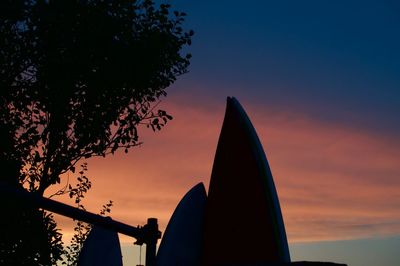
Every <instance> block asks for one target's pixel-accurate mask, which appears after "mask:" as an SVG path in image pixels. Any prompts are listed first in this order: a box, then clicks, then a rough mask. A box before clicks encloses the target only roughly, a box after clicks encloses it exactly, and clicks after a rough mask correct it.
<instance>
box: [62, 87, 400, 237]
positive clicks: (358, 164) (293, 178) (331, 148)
mask: <svg viewBox="0 0 400 266" xmlns="http://www.w3.org/2000/svg"><path fill="white" fill-rule="evenodd" d="M181 102H184V103H185V104H181ZM199 102H200V101H196V100H191V99H183V98H182V96H179V95H172V96H169V98H168V99H167V100H166V103H165V104H163V105H164V106H163V107H165V109H166V110H168V111H169V112H170V113H172V114H173V115H174V120H172V121H171V122H170V123H169V124H168V125H167V126H166V127H165V128H164V129H162V130H161V132H157V133H152V132H151V131H150V130H148V129H145V128H143V129H142V130H141V131H140V132H141V134H142V136H143V140H144V145H143V146H141V147H137V148H133V149H132V150H131V151H130V152H129V154H128V155H125V154H122V153H118V154H116V155H115V156H113V157H108V158H106V159H100V158H99V159H91V160H89V172H88V176H89V177H91V178H92V181H93V189H92V191H90V192H89V194H88V196H87V199H86V200H87V207H88V209H89V210H92V211H97V210H98V209H99V208H100V207H101V205H102V204H104V203H105V202H106V201H107V200H108V199H112V200H114V201H115V206H114V207H113V210H112V217H113V218H114V219H116V220H120V221H122V222H125V223H128V224H132V225H137V224H144V223H145V221H146V220H147V218H148V217H157V218H159V223H160V228H161V230H162V231H164V230H165V226H166V223H167V222H168V219H169V217H170V216H171V215H172V212H173V210H174V208H175V206H176V204H177V203H178V202H179V200H180V199H181V198H182V197H183V195H184V194H185V193H186V191H188V190H189V189H190V188H191V187H192V186H193V185H195V184H197V183H198V182H204V183H205V184H206V187H207V186H208V182H209V176H210V173H211V167H212V161H213V158H214V153H215V149H216V145H217V141H218V136H219V131H220V128H221V125H222V120H223V115H224V109H225V106H224V104H225V103H224V101H223V100H221V101H220V102H215V101H210V100H209V101H207V100H203V101H202V102H203V103H204V104H199ZM243 106H244V107H245V109H246V110H247V113H248V114H249V116H250V118H251V119H252V122H253V125H254V126H255V128H256V130H257V132H258V134H259V137H260V139H261V142H262V143H263V145H264V149H265V151H266V153H267V157H268V160H269V163H270V166H271V169H272V173H273V174H274V178H275V184H276V186H277V190H278V193H279V196H280V201H281V206H282V211H283V216H284V220H285V224H286V231H287V234H288V239H289V241H290V242H299V241H314V240H332V239H352V238H360V237H369V236H379V235H382V236H383V235H393V234H400V214H398V213H399V212H398V210H399V209H400V189H399V188H400V161H399V160H400V159H399V158H400V143H399V141H397V140H394V139H389V138H387V137H381V136H379V135H376V134H372V133H370V132H367V131H359V130H358V129H356V128H352V127H349V126H344V125H341V124H338V123H336V124H329V123H327V122H324V121H319V120H315V119H312V118H310V117H306V116H305V115H303V114H298V113H295V112H293V111H291V110H285V111H280V110H276V109H275V110H272V109H269V108H268V107H262V106H254V105H251V104H249V103H245V102H243ZM61 224H65V226H64V230H65V231H66V232H70V230H71V228H69V225H68V223H66V222H65V219H64V220H63V221H62V223H61Z"/></svg>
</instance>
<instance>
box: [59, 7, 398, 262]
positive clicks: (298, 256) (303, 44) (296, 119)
mask: <svg viewBox="0 0 400 266" xmlns="http://www.w3.org/2000/svg"><path fill="white" fill-rule="evenodd" d="M163 2H168V3H170V4H172V5H173V7H174V8H176V9H177V10H180V11H185V12H186V13H187V14H188V15H187V18H186V23H185V25H186V27H187V29H193V30H194V32H195V35H194V37H193V44H192V46H190V47H188V48H187V51H189V52H190V53H192V55H193V58H192V60H191V66H190V67H189V73H187V74H185V75H183V76H181V77H179V78H178V80H177V82H176V83H175V84H174V85H172V86H171V87H170V88H168V89H167V93H168V96H167V97H166V98H165V99H163V101H162V103H161V104H160V107H161V108H164V109H165V110H167V111H168V112H169V113H170V114H172V115H173V117H174V119H173V120H172V121H170V122H169V123H168V125H167V126H166V127H165V128H164V129H162V130H161V131H160V132H157V133H153V132H152V131H151V130H149V129H147V128H141V129H140V131H139V133H140V134H141V136H142V140H143V142H144V143H143V145H142V146H140V147H136V148H133V149H132V150H130V152H129V153H128V154H124V153H123V152H121V153H117V154H116V155H115V156H110V157H108V158H105V159H98V158H96V159H90V160H89V161H88V163H89V165H88V167H89V171H88V176H89V177H90V178H91V180H92V182H93V189H92V190H91V191H90V192H89V194H88V196H87V198H86V199H85V200H86V205H87V208H88V209H89V210H90V211H93V212H97V211H98V210H99V209H100V208H101V205H102V204H104V203H106V202H107V201H108V200H109V199H112V200H113V201H114V202H115V205H114V206H113V208H112V212H111V216H112V217H113V218H114V219H116V220H118V221H121V222H125V223H127V224H131V225H143V224H145V222H146V220H147V218H148V217H157V218H158V219H159V224H160V229H161V231H164V230H165V226H166V224H167V222H168V220H169V218H170V216H171V215H172V212H173V210H174V208H175V207H176V205H177V203H178V202H179V200H180V199H181V198H182V197H183V195H184V194H185V193H186V192H187V191H188V190H189V189H190V188H191V187H192V186H194V185H196V184H197V183H198V182H204V183H205V185H206V187H208V183H209V178H210V174H211V167H212V162H213V158H214V154H215V149H216V145H217V141H218V136H219V132H220V129H221V126H222V120H223V116H224V111H225V104H226V97H227V96H234V97H236V98H237V99H238V100H239V101H240V102H241V104H242V105H243V107H244V108H245V110H246V112H247V114H248V115H249V117H250V119H251V120H252V123H253V125H254V127H255V128H256V130H257V132H258V135H259V138H260V140H261V142H262V144H263V146H264V150H265V152H266V155H267V158H268V160H269V163H270V167H271V170H272V173H273V176H274V181H275V185H276V188H277V192H278V195H279V198H280V203H281V208H282V214H283V218H284V222H285V225H286V233H287V236H288V241H289V244H290V252H291V255H292V259H293V260H311V261H312V260H325V261H334V262H342V263H348V265H350V266H361V265H365V266H368V265H388V266H391V265H393V266H394V265H400V258H399V257H398V253H397V251H395V247H396V246H397V247H398V246H399V245H400V212H399V209H400V139H399V138H398V136H399V135H400V118H399V114H400V75H399V70H400V50H399V47H400V4H398V3H397V1H394V0H393V1H390V0H386V1H384V0H382V1H378V0H376V1H320V0H319V1H310V0H306V1H294V0H293V1H285V0H283V1H255V0H254V1H232V0H231V1H225V0H218V1H210V0H203V1H185V0H171V1H163ZM58 219H59V222H60V225H61V226H62V228H63V232H64V233H65V235H66V239H68V236H69V235H71V233H72V227H71V225H72V222H71V221H70V220H68V219H65V218H62V217H59V218H58ZM133 241H134V240H133V239H130V238H127V237H121V242H122V246H123V252H124V260H125V261H126V262H127V263H129V264H131V265H133V263H137V259H138V256H137V252H138V248H137V247H133V246H132V242H133ZM239 244H240V243H238V245H239Z"/></svg>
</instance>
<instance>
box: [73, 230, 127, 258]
mask: <svg viewBox="0 0 400 266" xmlns="http://www.w3.org/2000/svg"><path fill="white" fill-rule="evenodd" d="M98 265H102V266H122V253H121V246H120V243H119V238H118V234H117V233H116V232H113V231H109V230H107V229H104V228H102V227H100V226H93V228H92V230H91V231H90V233H89V235H88V237H87V238H86V241H85V243H84V244H83V247H82V251H81V253H80V255H79V260H78V266H98Z"/></svg>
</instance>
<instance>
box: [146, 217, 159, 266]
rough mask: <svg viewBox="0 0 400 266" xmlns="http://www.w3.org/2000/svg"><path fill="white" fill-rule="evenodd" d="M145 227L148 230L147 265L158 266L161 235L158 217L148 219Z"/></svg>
mask: <svg viewBox="0 0 400 266" xmlns="http://www.w3.org/2000/svg"><path fill="white" fill-rule="evenodd" d="M144 228H145V230H146V240H145V243H146V266H156V248H157V240H158V239H159V238H160V237H161V232H160V231H158V223H157V219H156V218H149V219H147V224H146V225H145V226H144Z"/></svg>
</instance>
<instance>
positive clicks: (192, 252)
mask: <svg viewBox="0 0 400 266" xmlns="http://www.w3.org/2000/svg"><path fill="white" fill-rule="evenodd" d="M206 199H207V194H206V190H205V188H204V185H203V183H199V184H197V185H196V186H194V187H193V188H192V189H191V190H189V192H187V193H186V195H185V196H184V197H183V198H182V200H181V201H180V202H179V204H178V206H177V207H176V209H175V211H174V213H173V215H172V217H171V219H170V220H169V223H168V226H167V228H166V230H165V233H164V236H163V238H162V240H161V243H160V247H159V249H158V253H157V266H174V265H187V266H197V265H200V259H201V247H202V238H203V220H204V217H203V216H204V207H205V203H206Z"/></svg>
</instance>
